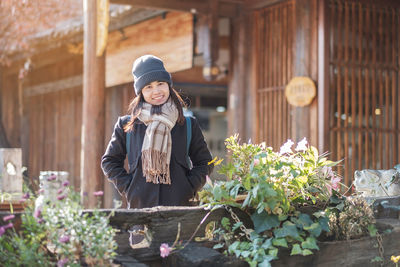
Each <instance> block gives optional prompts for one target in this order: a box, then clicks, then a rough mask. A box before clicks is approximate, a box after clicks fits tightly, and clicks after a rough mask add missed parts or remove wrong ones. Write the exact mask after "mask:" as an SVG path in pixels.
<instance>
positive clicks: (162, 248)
mask: <svg viewBox="0 0 400 267" xmlns="http://www.w3.org/2000/svg"><path fill="white" fill-rule="evenodd" d="M171 250H172V248H171V247H169V246H168V244H166V243H162V244H161V246H160V256H161V257H162V258H165V257H168V255H169V253H170V252H171Z"/></svg>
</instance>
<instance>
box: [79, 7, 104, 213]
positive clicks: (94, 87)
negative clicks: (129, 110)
mask: <svg viewBox="0 0 400 267" xmlns="http://www.w3.org/2000/svg"><path fill="white" fill-rule="evenodd" d="M96 2H97V1H93V0H84V1H83V7H84V8H83V11H84V53H83V54H84V55H83V108H82V136H81V172H80V176H81V177H80V178H81V195H82V201H83V204H84V205H85V207H90V208H93V207H95V206H96V204H97V200H98V197H95V196H93V192H95V191H100V190H103V181H104V176H103V173H102V171H101V168H100V160H101V156H102V154H103V153H104V128H105V120H104V108H105V54H104V53H103V55H102V56H99V57H97V56H96V33H97V26H96V25H97V5H96Z"/></svg>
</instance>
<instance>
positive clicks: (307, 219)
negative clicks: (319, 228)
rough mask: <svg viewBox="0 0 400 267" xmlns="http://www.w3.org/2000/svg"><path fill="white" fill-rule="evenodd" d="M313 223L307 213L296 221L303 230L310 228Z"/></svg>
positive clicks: (301, 214) (302, 214)
mask: <svg viewBox="0 0 400 267" xmlns="http://www.w3.org/2000/svg"><path fill="white" fill-rule="evenodd" d="M312 223H313V221H312V220H311V218H310V216H309V215H308V214H305V213H300V215H299V217H298V218H297V220H296V224H297V225H300V226H301V228H304V227H307V226H310V225H311V224H312Z"/></svg>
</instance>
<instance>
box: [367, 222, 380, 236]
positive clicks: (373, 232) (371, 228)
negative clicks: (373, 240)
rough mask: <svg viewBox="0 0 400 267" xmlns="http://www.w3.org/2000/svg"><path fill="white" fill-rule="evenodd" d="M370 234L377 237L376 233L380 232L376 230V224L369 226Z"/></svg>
mask: <svg viewBox="0 0 400 267" xmlns="http://www.w3.org/2000/svg"><path fill="white" fill-rule="evenodd" d="M368 232H369V235H370V236H376V232H378V229H376V227H375V225H374V224H370V225H368Z"/></svg>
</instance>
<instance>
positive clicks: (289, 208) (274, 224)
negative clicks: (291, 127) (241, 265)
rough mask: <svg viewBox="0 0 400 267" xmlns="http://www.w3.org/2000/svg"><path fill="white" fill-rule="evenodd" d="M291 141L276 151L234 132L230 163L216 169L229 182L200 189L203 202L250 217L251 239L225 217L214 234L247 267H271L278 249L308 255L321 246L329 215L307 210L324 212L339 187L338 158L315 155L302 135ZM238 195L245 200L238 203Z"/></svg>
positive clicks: (227, 141) (276, 256)
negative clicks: (247, 141) (313, 208)
mask: <svg viewBox="0 0 400 267" xmlns="http://www.w3.org/2000/svg"><path fill="white" fill-rule="evenodd" d="M292 145H293V142H292V141H290V140H289V141H288V142H287V143H286V144H284V145H283V146H282V147H281V149H280V151H279V153H278V152H274V151H273V149H272V148H270V147H266V145H265V144H264V143H262V144H259V145H257V144H239V140H238V136H237V135H235V136H232V137H230V138H228V139H226V147H227V149H228V150H229V152H230V155H231V161H230V162H229V163H227V164H226V165H224V166H222V167H221V168H220V172H221V173H222V174H225V175H226V177H227V181H217V182H215V183H212V182H208V183H207V184H206V186H205V187H204V190H203V191H201V192H200V193H199V196H200V200H201V202H202V203H205V204H208V205H210V206H216V205H230V206H234V207H238V208H240V209H242V210H244V211H245V212H246V213H247V214H248V215H249V217H250V218H251V221H252V222H253V225H254V229H249V230H250V232H251V233H250V238H246V235H245V234H243V233H241V232H240V231H239V233H238V231H237V228H238V226H237V225H238V223H236V224H235V225H236V226H235V227H234V226H232V225H231V224H230V222H229V220H228V219H227V218H224V219H223V220H222V222H221V225H222V226H221V227H220V228H219V229H217V230H216V231H215V236H216V238H217V239H218V240H219V241H220V243H219V244H218V245H216V248H218V247H219V248H221V247H225V248H226V252H227V253H228V254H233V255H236V257H240V258H243V259H244V260H246V261H247V262H248V263H249V264H250V266H270V262H271V261H272V260H274V259H277V258H278V252H279V248H289V249H290V254H291V255H304V256H307V255H310V254H312V253H313V252H312V251H313V250H318V249H319V248H318V244H317V238H318V237H319V236H320V235H321V233H322V232H328V231H329V219H328V216H327V214H325V212H323V211H322V212H321V211H318V210H316V211H308V212H307V211H306V208H307V207H311V206H318V205H322V206H320V210H323V209H324V207H325V206H327V205H328V202H329V199H330V197H331V196H332V193H333V192H336V191H337V190H339V189H340V183H339V181H340V177H338V176H337V175H336V174H335V173H334V172H333V171H332V167H333V166H335V165H336V164H337V162H332V161H330V160H328V159H327V158H326V157H324V155H319V153H318V150H317V149H316V148H315V147H312V146H308V145H307V142H306V140H305V139H303V140H302V141H301V142H299V143H298V144H297V146H296V148H295V151H294V152H293V151H292V149H291V147H292ZM242 196H243V197H242ZM241 197H242V199H243V202H240V201H236V200H237V199H239V198H241Z"/></svg>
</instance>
